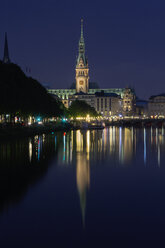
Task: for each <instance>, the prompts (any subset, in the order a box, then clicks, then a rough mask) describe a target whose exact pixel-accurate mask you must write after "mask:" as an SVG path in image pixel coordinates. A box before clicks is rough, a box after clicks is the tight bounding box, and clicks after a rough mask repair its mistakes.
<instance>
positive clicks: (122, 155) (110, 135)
mask: <svg viewBox="0 0 165 248" xmlns="http://www.w3.org/2000/svg"><path fill="white" fill-rule="evenodd" d="M164 151H165V130H164V129H163V128H144V129H135V128H117V127H110V128H106V129H104V130H93V131H92V130H90V131H89V130H83V131H80V130H77V131H71V132H66V133H65V132H58V133H52V134H49V135H40V136H35V137H33V138H27V139H20V140H17V141H9V142H4V143H1V144H0V179H1V180H0V194H1V198H0V242H1V244H2V245H3V246H2V247H5V245H17V246H18V247H19V245H20V246H22V247H55V245H57V247H60V245H61V246H62V247H66V246H67V247H73V246H76V247H84V246H86V247H88V246H89V247H92V245H93V244H100V245H103V244H106V242H109V244H112V246H113V247H116V246H114V245H121V244H124V243H126V244H127V245H131V244H133V246H132V247H136V245H137V247H142V246H143V245H145V244H146V243H147V244H152V243H154V242H155V244H158V243H157V242H158V240H159V241H160V240H164V241H165V238H164V235H163V233H164V231H165V228H164V226H165V165H164V160H165V153H164ZM25 240H26V242H25ZM135 242H136V244H135ZM50 244H51V245H52V246H50ZM139 245H140V246H139ZM119 247H121V246H119Z"/></svg>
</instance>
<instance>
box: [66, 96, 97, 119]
mask: <svg viewBox="0 0 165 248" xmlns="http://www.w3.org/2000/svg"><path fill="white" fill-rule="evenodd" d="M69 114H70V116H71V117H74V118H75V117H86V116H87V115H90V116H91V117H97V116H98V114H97V112H96V110H95V109H94V108H92V107H91V106H90V105H89V104H87V103H86V102H85V101H79V100H76V101H74V102H72V104H71V106H70V107H69Z"/></svg>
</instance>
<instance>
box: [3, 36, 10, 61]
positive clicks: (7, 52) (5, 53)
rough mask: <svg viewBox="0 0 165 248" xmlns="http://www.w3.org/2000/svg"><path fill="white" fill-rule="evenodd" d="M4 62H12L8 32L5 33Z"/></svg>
mask: <svg viewBox="0 0 165 248" xmlns="http://www.w3.org/2000/svg"><path fill="white" fill-rule="evenodd" d="M3 63H5V64H9V63H10V58H9V49H8V41H7V33H5V46H4V56H3Z"/></svg>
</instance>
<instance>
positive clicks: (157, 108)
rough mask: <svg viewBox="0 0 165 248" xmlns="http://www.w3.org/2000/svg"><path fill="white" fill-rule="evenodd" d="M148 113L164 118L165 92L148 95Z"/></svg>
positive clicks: (151, 115)
mask: <svg viewBox="0 0 165 248" xmlns="http://www.w3.org/2000/svg"><path fill="white" fill-rule="evenodd" d="M148 115H149V116H150V117H153V118H165V94H161V95H157V96H151V97H150V99H149V102H148Z"/></svg>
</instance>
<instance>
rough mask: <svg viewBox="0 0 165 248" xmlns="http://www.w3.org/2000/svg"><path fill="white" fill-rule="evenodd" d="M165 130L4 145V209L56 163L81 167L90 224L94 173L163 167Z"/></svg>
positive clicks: (113, 130)
mask: <svg viewBox="0 0 165 248" xmlns="http://www.w3.org/2000/svg"><path fill="white" fill-rule="evenodd" d="M164 149H165V132H164V128H161V129H158V128H151V129H146V128H144V129H135V128H133V127H132V128H121V127H120V128H117V127H110V128H106V129H104V130H90V131H89V130H87V131H86V130H84V131H80V130H77V131H71V132H67V133H65V132H64V133H63V132H59V133H53V134H50V135H45V134H43V135H36V136H35V137H33V138H28V139H23V140H17V141H10V142H4V143H1V144H0V179H1V180H0V193H1V198H0V210H1V211H2V210H4V209H6V208H7V207H9V206H10V205H11V204H13V203H15V202H19V201H20V200H21V198H22V197H23V196H24V195H25V193H26V192H27V189H28V186H29V185H32V184H34V183H36V182H37V181H38V180H39V179H41V178H42V177H43V176H44V175H46V172H47V170H48V168H49V165H50V164H51V163H50V161H51V159H52V160H53V161H56V166H64V167H65V166H67V167H68V166H70V165H72V166H75V167H76V175H75V177H76V183H77V191H78V194H79V199H80V208H81V214H82V221H83V224H84V225H85V213H86V204H87V200H86V198H87V194H88V192H89V187H90V170H91V169H92V168H93V167H94V166H96V165H99V166H111V167H123V168H124V167H130V166H142V167H161V166H163V161H164V156H165V155H164V153H163V151H164Z"/></svg>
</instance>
